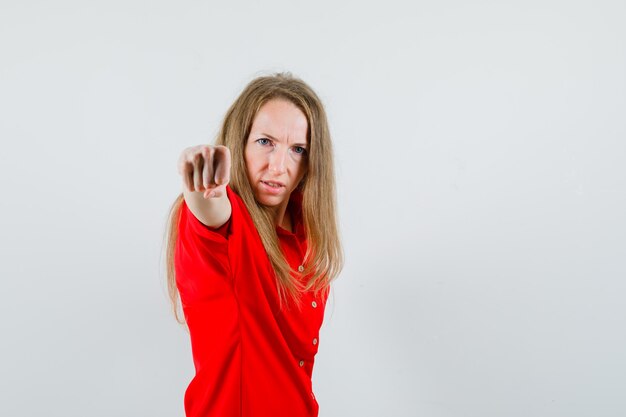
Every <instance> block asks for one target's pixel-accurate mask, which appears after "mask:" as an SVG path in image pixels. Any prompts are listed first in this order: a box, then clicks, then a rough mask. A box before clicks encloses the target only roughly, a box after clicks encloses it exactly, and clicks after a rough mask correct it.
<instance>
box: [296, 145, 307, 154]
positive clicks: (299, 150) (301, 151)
mask: <svg viewBox="0 0 626 417" xmlns="http://www.w3.org/2000/svg"><path fill="white" fill-rule="evenodd" d="M293 151H294V152H295V153H297V154H300V155H304V154H305V153H306V149H305V148H303V147H302V146H296V147H294V148H293Z"/></svg>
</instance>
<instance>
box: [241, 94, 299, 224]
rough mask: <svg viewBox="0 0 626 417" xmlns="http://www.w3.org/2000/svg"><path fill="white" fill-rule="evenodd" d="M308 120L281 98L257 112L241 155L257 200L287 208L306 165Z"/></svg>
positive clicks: (278, 207)
mask: <svg viewBox="0 0 626 417" xmlns="http://www.w3.org/2000/svg"><path fill="white" fill-rule="evenodd" d="M307 131H308V123H307V119H306V116H305V115H304V113H303V112H302V111H301V110H300V109H299V108H298V107H297V106H296V105H295V104H293V103H291V102H289V101H287V100H284V99H272V100H270V101H268V102H267V103H265V104H264V105H263V106H261V108H260V109H259V111H258V112H257V114H256V116H255V118H254V121H253V122H252V128H251V130H250V136H248V140H247V142H246V147H245V151H244V156H245V160H246V166H247V174H248V181H250V185H251V186H252V190H253V192H254V196H255V198H256V200H257V201H258V202H259V203H260V204H262V205H265V206H269V207H273V208H276V209H277V210H281V212H282V213H284V211H285V210H286V208H287V204H288V203H289V196H290V195H291V193H292V191H293V190H295V189H296V187H297V186H298V184H299V183H300V180H302V178H303V177H304V175H305V174H306V169H307V160H306V158H307V152H308V144H307Z"/></svg>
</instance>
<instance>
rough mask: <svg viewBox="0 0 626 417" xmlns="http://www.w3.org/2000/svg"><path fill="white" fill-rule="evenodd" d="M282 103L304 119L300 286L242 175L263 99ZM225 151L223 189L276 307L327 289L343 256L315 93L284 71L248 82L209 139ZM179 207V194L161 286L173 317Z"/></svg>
mask: <svg viewBox="0 0 626 417" xmlns="http://www.w3.org/2000/svg"><path fill="white" fill-rule="evenodd" d="M272 99H283V100H288V101H290V102H291V103H293V104H295V105H296V106H297V107H298V108H299V109H300V110H301V111H302V112H303V113H304V115H305V116H306V118H307V121H308V132H307V136H308V138H307V139H308V142H309V149H308V157H307V159H306V160H307V165H308V167H307V170H306V174H305V176H304V177H303V179H302V181H301V182H300V184H299V185H298V189H299V190H300V191H301V192H302V217H303V223H304V229H305V232H306V236H307V241H308V248H307V252H306V255H305V258H304V263H303V265H304V266H305V269H304V271H303V272H302V273H301V274H302V276H309V275H310V276H311V278H310V279H309V280H308V282H307V283H305V284H301V282H300V280H299V279H297V278H296V277H297V276H299V274H300V272H296V271H294V270H292V269H291V268H290V266H289V264H288V263H287V261H286V259H285V256H284V255H283V253H282V250H281V248H280V244H279V240H278V236H277V234H276V225H275V224H274V217H273V216H272V213H271V210H270V209H269V208H267V207H265V206H262V205H260V204H259V203H258V202H257V201H256V199H255V198H254V193H253V191H252V187H251V185H250V183H249V181H248V177H247V174H246V163H245V158H244V149H245V145H246V141H247V139H248V136H249V134H250V129H251V127H252V122H253V120H254V117H255V116H256V114H257V112H258V111H259V109H260V108H261V106H263V104H265V103H266V102H268V101H269V100H272ZM215 144H216V145H224V146H226V147H228V148H229V149H230V152H231V159H232V164H231V174H230V182H229V186H230V187H231V189H232V190H233V191H234V192H235V193H237V195H239V196H240V197H241V199H242V200H243V202H244V203H245V205H246V207H247V208H248V211H249V212H250V216H251V217H252V220H253V221H254V224H255V226H256V228H257V230H258V232H259V235H260V237H261V241H262V242H263V246H264V247H265V251H266V253H267V255H268V258H269V260H270V262H271V264H272V266H273V268H274V271H275V272H276V280H277V287H278V293H279V299H280V301H281V308H282V307H283V305H284V304H285V303H286V302H288V301H293V302H295V304H296V305H299V304H300V298H301V294H302V292H303V291H309V290H312V291H314V292H316V293H319V292H321V291H328V289H329V285H330V282H331V281H332V280H333V279H335V278H336V277H337V275H338V274H339V272H340V271H341V269H342V267H343V252H342V248H341V243H340V239H339V232H338V227H337V216H336V195H335V174H334V163H333V151H332V142H331V137H330V131H329V128H328V121H327V118H326V112H325V111H324V107H323V105H322V102H321V100H320V99H319V97H318V96H317V94H315V92H314V91H313V90H312V89H311V88H310V87H309V86H308V85H307V84H306V83H305V82H304V81H302V80H300V79H298V78H296V77H294V76H292V75H291V74H290V73H277V74H274V75H270V76H262V77H258V78H256V79H254V80H252V81H251V82H250V83H249V84H248V85H247V86H246V87H245V88H244V90H243V91H242V92H241V94H240V95H239V97H238V98H237V99H236V100H235V102H234V103H233V104H232V105H231V106H230V108H229V109H228V111H227V112H226V116H225V117H224V120H223V123H222V127H221V129H220V131H219V133H218V135H217V139H216V141H215ZM182 203H183V194H182V193H181V194H180V195H179V196H178V197H177V198H176V200H175V201H174V203H173V204H172V206H171V209H170V214H169V218H168V222H169V226H168V228H167V237H166V242H167V250H166V251H167V252H166V256H167V259H166V263H167V265H166V267H167V282H168V292H169V296H170V301H171V304H172V308H173V310H174V315H175V317H176V319H177V321H179V322H181V323H183V321H181V320H180V319H179V316H178V288H177V286H176V269H175V264H174V261H175V254H176V252H175V251H176V242H177V239H178V222H179V219H180V210H181V207H182Z"/></svg>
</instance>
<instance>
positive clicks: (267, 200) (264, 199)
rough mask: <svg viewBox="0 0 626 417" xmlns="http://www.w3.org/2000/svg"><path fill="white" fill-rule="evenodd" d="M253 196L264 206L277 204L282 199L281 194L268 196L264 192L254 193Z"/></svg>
mask: <svg viewBox="0 0 626 417" xmlns="http://www.w3.org/2000/svg"><path fill="white" fill-rule="evenodd" d="M254 198H255V199H256V201H257V202H258V203H259V204H261V205H263V206H266V207H276V206H279V205H280V204H281V203H282V202H283V200H284V198H283V197H282V196H268V195H265V194H262V195H259V194H255V196H254Z"/></svg>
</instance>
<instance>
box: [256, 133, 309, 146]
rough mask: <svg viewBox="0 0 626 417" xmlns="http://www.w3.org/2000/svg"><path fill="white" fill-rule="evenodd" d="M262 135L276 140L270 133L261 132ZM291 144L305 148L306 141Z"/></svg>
mask: <svg viewBox="0 0 626 417" xmlns="http://www.w3.org/2000/svg"><path fill="white" fill-rule="evenodd" d="M261 135H262V136H267V137H268V138H270V139H272V140H277V139H276V138H275V137H274V136H272V135H270V134H269V133H261ZM293 146H300V147H302V148H306V146H307V145H306V143H294V144H293Z"/></svg>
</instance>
